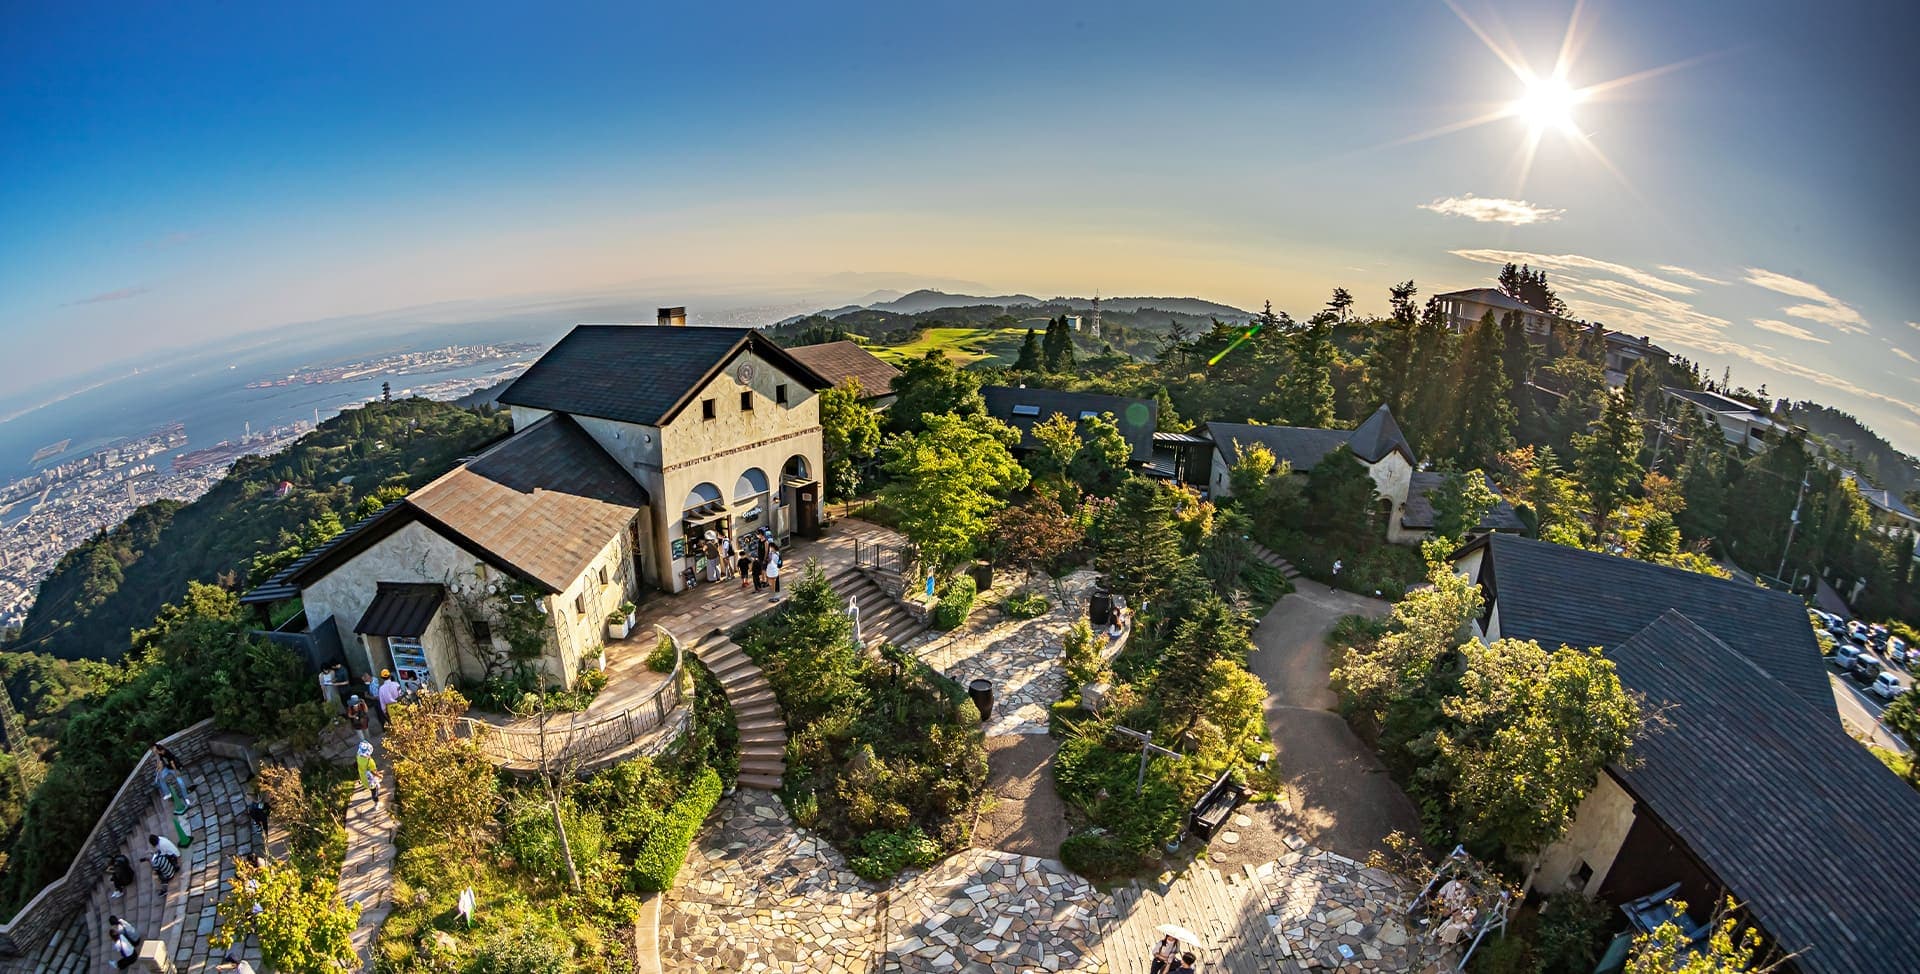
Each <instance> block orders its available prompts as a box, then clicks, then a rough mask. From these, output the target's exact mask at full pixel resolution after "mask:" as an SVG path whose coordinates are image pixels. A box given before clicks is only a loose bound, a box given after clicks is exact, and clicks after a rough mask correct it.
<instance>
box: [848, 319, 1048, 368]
mask: <svg viewBox="0 0 1920 974" xmlns="http://www.w3.org/2000/svg"><path fill="white" fill-rule="evenodd" d="M1026 337H1027V329H1026V328H1025V327H1024V326H1022V327H1019V328H929V329H927V331H926V333H925V334H923V335H921V336H920V339H919V340H918V341H915V342H913V343H912V344H909V345H869V346H867V351H869V352H872V353H873V354H875V355H878V356H879V357H881V358H883V359H886V360H887V361H889V362H892V363H893V364H895V365H903V364H905V363H907V362H909V361H911V360H913V359H917V358H920V357H922V356H924V355H926V354H927V351H928V350H929V349H939V350H940V351H941V352H943V353H944V354H945V355H946V356H947V357H948V358H950V359H952V360H954V361H955V362H957V363H959V364H960V365H972V364H974V363H975V362H985V363H986V364H988V365H1012V364H1013V362H1014V360H1015V359H1017V358H1019V357H1020V343H1021V341H1023V340H1024V339H1025V338H1026Z"/></svg>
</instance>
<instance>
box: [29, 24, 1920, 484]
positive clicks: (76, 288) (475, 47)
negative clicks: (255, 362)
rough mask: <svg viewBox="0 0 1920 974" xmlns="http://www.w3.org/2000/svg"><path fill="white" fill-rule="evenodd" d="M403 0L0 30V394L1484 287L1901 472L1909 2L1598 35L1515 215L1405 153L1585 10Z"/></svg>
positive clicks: (1508, 76)
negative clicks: (954, 299)
mask: <svg viewBox="0 0 1920 974" xmlns="http://www.w3.org/2000/svg"><path fill="white" fill-rule="evenodd" d="M281 6H284V5H281ZM397 6H402V5H380V6H374V5H364V6H363V5H354V4H334V5H324V6H322V5H307V6H306V7H305V8H303V9H297V10H296V9H278V10H272V9H266V7H267V5H224V4H223V5H214V4H196V3H191V2H183V3H176V4H167V5H158V4H153V5H126V4H89V3H71V4H58V5H51V4H50V5H40V6H39V7H37V8H28V7H27V6H25V5H22V4H7V5H0V352H4V353H5V354H4V355H0V385H6V386H15V387H19V386H25V385H32V384H46V383H52V384H53V387H55V388H57V387H58V385H59V383H60V382H61V381H62V380H63V379H65V378H68V377H73V376H77V375H79V374H81V373H83V372H87V371H89V370H91V369H94V368H97V367H99V366H101V365H103V364H107V363H111V362H114V361H117V360H121V359H128V358H136V357H149V356H157V355H160V354H163V353H164V352H166V351H168V350H170V349H177V348H179V347H182V346H187V345H192V344H195V343H202V342H206V341H208V340H211V339H221V338H224V337H226V336H230V335H235V334H239V333H243V332H247V331H252V330H257V329H261V328H266V327H270V326H274V325H283V324H286V323H289V322H297V321H303V320H313V319H322V318H328V317H334V316H340V315H353V314H369V313H376V312H382V311H386V310H389V309H395V308H405V307H414V306H420V305H428V304H434V303H438V302H452V301H461V302H476V301H478V302H487V301H511V300H529V299H532V298H536V297H538V298H550V297H553V296H565V295H574V294H579V295H586V294H605V293H623V294H632V295H634V296H635V302H636V306H638V307H646V306H649V304H648V303H649V302H650V301H653V300H654V299H656V298H657V299H658V302H659V303H679V302H678V300H677V298H678V296H680V295H685V294H689V293H697V294H710V293H716V292H718V291H720V290H723V289H731V290H733V291H737V292H738V293H740V294H742V295H752V294H760V293H764V294H768V295H775V294H779V295H787V296H794V295H812V294H818V295H820V296H821V297H822V298H823V299H830V298H831V299H837V298H841V297H851V296H853V295H855V294H858V293H860V292H861V291H864V290H865V289H866V287H865V286H864V285H877V284H880V283H885V284H887V285H890V286H895V287H899V286H910V285H911V284H912V283H913V282H916V281H927V282H934V283H937V282H940V281H950V280H955V279H958V280H967V281H977V282H981V283H982V284H983V285H985V286H988V287H990V288H991V289H993V290H995V291H1015V290H1020V291H1027V292H1031V293H1038V294H1043V295H1050V294H1061V293H1074V294H1086V293H1090V292H1093V291H1095V290H1096V289H1097V290H1099V291H1101V292H1103V293H1106V294H1183V295H1184V294H1192V295H1197V296H1202V297H1207V298H1213V299H1216V300H1221V301H1226V302H1229V303H1233V304H1237V305H1240V306H1243V307H1257V306H1258V305H1259V303H1260V302H1261V301H1263V300H1265V299H1269V298H1270V299H1272V300H1273V302H1274V304H1275V306H1276V307H1281V308H1287V309H1290V310H1294V311H1296V312H1305V311H1310V310H1312V309H1313V308H1314V307H1316V306H1317V305H1319V304H1320V303H1321V302H1322V301H1324V299H1325V298H1324V296H1325V294H1326V293H1327V291H1329V290H1330V289H1331V288H1332V287H1334V286H1336V285H1341V286H1346V287H1349V288H1351V289H1353V290H1354V291H1355V293H1356V294H1358V295H1359V297H1360V299H1361V303H1362V307H1363V308H1368V309H1384V306H1385V298H1386V287H1387V285H1388V284H1390V283H1392V282H1394V281H1397V280H1401V279H1405V278H1408V277H1412V278H1414V279H1415V280H1417V281H1418V282H1419V283H1420V285H1421V287H1422V291H1423V293H1429V294H1430V293H1433V292H1435V291H1441V290H1449V289H1453V288H1459V287H1466V286H1474V285H1478V284H1481V283H1483V282H1484V281H1485V280H1486V279H1487V278H1488V277H1489V276H1490V274H1491V273H1492V272H1493V271H1494V270H1495V269H1496V264H1497V262H1498V261H1500V260H1503V259H1505V258H1506V257H1509V256H1515V257H1517V258H1518V259H1523V260H1525V259H1532V260H1533V262H1534V263H1536V264H1544V265H1545V266H1546V267H1547V268H1548V270H1549V273H1550V275H1551V276H1552V279H1553V280H1554V281H1555V282H1556V283H1560V284H1562V292H1563V297H1565V298H1567V299H1568V300H1569V302H1570V303H1572V305H1573V306H1574V308H1575V310H1576V311H1578V312H1581V313H1583V314H1585V315H1587V316H1588V317H1592V318H1597V319H1599V320H1602V321H1605V322H1607V323H1608V324H1609V325H1611V326H1614V327H1618V328H1623V329H1626V330H1630V331H1635V332H1640V333H1647V334H1651V335H1653V336H1654V337H1655V338H1656V340H1660V341H1663V342H1664V343H1666V344H1667V345H1669V347H1672V348H1674V349H1675V350H1676V351H1679V352H1682V353H1683V354H1688V355H1689V356H1691V357H1695V358H1697V359H1699V360H1701V361H1703V362H1705V363H1707V364H1708V365H1710V366H1711V367H1712V368H1713V369H1714V371H1715V372H1716V373H1717V372H1718V370H1719V369H1720V368H1721V367H1722V366H1731V367H1732V369H1733V372H1734V377H1735V380H1736V381H1738V382H1741V383H1743V384H1746V385H1749V386H1757V385H1759V384H1761V383H1766V384H1767V386H1768V388H1769V390H1770V391H1772V392H1774V393H1776V394H1781V395H1791V396H1796V397H1813V398H1818V399H1820V400H1822V401H1824V402H1828V403H1829V404H1831V405H1835V406H1838V407H1841V408H1844V409H1847V410H1850V411H1852V412H1855V413H1857V414H1859V415H1860V416H1862V417H1863V418H1865V419H1867V420H1868V421H1869V422H1870V423H1871V424H1872V425H1874V426H1875V427H1876V428H1878V429H1880V430H1881V432H1883V433H1884V434H1886V435H1887V436H1888V437H1889V438H1890V439H1892V440H1893V441H1894V442H1895V443H1896V444H1899V445H1902V446H1903V447H1905V448H1906V449H1908V450H1910V451H1911V450H1920V407H1916V406H1915V405H1914V404H1915V403H1917V402H1920V364H1916V362H1915V357H1916V356H1920V325H1916V324H1914V322H1916V321H1920V293H1917V292H1920V283H1916V281H1917V280H1920V278H1917V277H1916V275H1914V274H1913V273H1912V264H1913V259H1914V256H1915V254H1916V253H1920V247H1916V244H1917V243H1920V240H1917V239H1916V237H1917V236H1920V231H1916V229H1915V228H1916V227H1920V198H1917V195H1916V191H1915V189H1914V188H1913V180H1912V179H1911V176H1910V170H1911V168H1912V166H1913V161H1912V160H1913V159H1914V158H1915V149H1916V146H1915V145H1914V142H1915V134H1914V133H1915V130H1914V127H1913V125H1912V123H1911V116H1912V107H1911V103H1910V97H1909V93H1910V92H1913V91H1916V90H1920V67H1917V66H1916V64H1915V62H1914V59H1913V58H1911V57H1910V56H1909V53H1908V49H1909V48H1910V47H1911V46H1912V44H1913V42H1914V41H1915V40H1916V38H1920V30H1917V29H1916V24H1917V23H1920V14H1915V13H1913V12H1910V11H1908V10H1906V9H1903V8H1902V7H1901V6H1899V5H1894V4H1863V5H1839V4H1830V5H1812V4H1804V3H1707V2H1701V3H1688V4H1680V5H1674V4H1663V3H1634V2H1594V3H1589V4H1587V5H1586V6H1585V7H1584V8H1583V9H1582V10H1581V12H1580V18H1579V19H1580V23H1581V30H1580V32H1579V34H1580V36H1581V37H1582V39H1583V40H1582V43H1581V44H1580V45H1578V50H1577V52H1576V55H1575V56H1574V57H1573V58H1572V60H1571V68H1570V70H1569V72H1568V81H1569V84H1571V85H1573V86H1575V87H1580V86H1585V85H1590V84H1594V83H1598V82H1604V81H1607V80H1609V79H1614V78H1619V77H1622V76H1627V75H1632V74H1635V73H1637V72H1643V71H1647V70H1649V69H1657V68H1662V67H1667V66H1674V65H1679V67H1677V68H1675V69H1674V70H1671V71H1668V72H1666V73H1661V74H1657V75H1656V76H1654V77H1651V78H1648V79H1646V80H1644V81H1640V82H1638V83H1635V84H1631V85H1627V86H1624V87H1621V88H1618V89H1615V90H1610V91H1608V92H1606V93H1604V95H1596V96H1595V97H1594V98H1593V99H1592V100H1590V101H1588V102H1585V103H1582V104H1579V105H1576V106H1575V107H1574V109H1573V112H1572V120H1573V125H1574V126H1575V127H1576V129H1577V131H1578V133H1579V139H1574V138H1569V137H1567V136H1565V135H1563V134H1561V133H1560V132H1558V131H1552V130H1550V131H1547V132H1545V133H1544V135H1543V137H1542V139H1541V141H1540V145H1539V150H1538V153H1537V158H1536V159H1535V161H1534V162H1533V164H1532V166H1531V168H1530V170H1528V172H1527V174H1526V178H1525V180H1524V182H1522V181H1521V180H1520V178H1519V177H1520V172H1519V167H1518V164H1517V158H1518V155H1519V150H1520V147H1521V146H1522V144H1523V142H1524V141H1525V139H1526V135H1527V131H1528V127H1527V124H1526V123H1525V122H1523V121H1521V120H1519V119H1513V118H1507V119H1501V120H1498V121H1494V122H1491V123H1488V124H1485V125H1481V126H1478V127H1473V128H1468V129H1464V130H1461V131H1457V132H1452V133H1449V134H1445V135H1441V136H1437V137H1434V138H1430V139H1425V140H1411V141H1410V140H1409V137H1410V136H1414V135H1416V134H1418V133H1422V132H1426V131H1430V130H1433V129H1435V128H1439V127H1442V126H1445V125H1446V124H1447V123H1450V122H1454V121H1458V120H1461V119H1466V118H1470V117H1473V116H1475V115H1477V114H1481V113H1483V112H1485V111H1487V110H1488V109H1489V108H1498V107H1499V106H1501V105H1503V104H1505V103H1507V102H1509V101H1511V100H1512V99H1514V98H1516V97H1517V96H1518V95H1519V94H1520V93H1521V91H1522V87H1523V86H1522V84H1521V82H1520V81H1519V80H1518V79H1517V78H1516V77H1515V75H1514V74H1513V73H1512V72H1511V71H1510V70H1509V69H1508V68H1507V67H1506V66H1504V65H1503V64H1502V62H1501V60H1500V58H1498V57H1496V56H1495V54H1494V53H1493V52H1492V51H1491V50H1489V48H1488V47H1487V46H1486V45H1484V44H1483V43H1482V42H1481V41H1480V40H1479V39H1477V38H1476V36H1475V34H1474V32H1473V31H1471V30H1469V29H1468V27H1467V26H1466V23H1465V20H1466V19H1470V20H1472V21H1473V22H1474V23H1476V24H1478V25H1480V26H1481V27H1482V28H1483V30H1484V31H1485V32H1486V33H1487V34H1489V35H1490V36H1491V37H1493V38H1494V39H1495V40H1496V42H1497V44H1498V46H1500V47H1502V48H1505V49H1508V50H1510V51H1512V52H1515V53H1516V54H1517V55H1518V56H1519V57H1521V58H1523V59H1524V60H1525V61H1527V62H1528V63H1530V64H1531V65H1532V66H1533V68H1534V69H1535V70H1536V71H1541V72H1546V71H1548V70H1549V69H1550V68H1551V67H1552V65H1553V63H1554V62H1555V59H1556V57H1555V56H1556V53H1557V52H1558V51H1559V50H1560V46H1561V40H1562V36H1563V33H1564V32H1565V30H1566V28H1567V24H1568V20H1569V18H1570V17H1571V16H1572V15H1573V13H1574V7H1573V6H1572V5H1571V4H1556V3H1527V4H1520V3H1509V4H1486V3H1480V2H1470V0H1461V2H1460V6H1459V8H1458V12H1456V10H1454V9H1451V8H1450V7H1449V6H1447V5H1446V4H1444V3H1431V4H1426V3H1401V2H1372V0H1357V2H1351V3H1340V4H1316V5H1294V4H1272V3H1248V4H1198V3H1193V4H1164V3H1162V4H1130V3H1098V4H1095V3H1087V4H1032V3H997V2H975V3H967V4H953V5H945V4H941V5H923V4H889V5H878V4H876V5H843V4H834V5H821V6H811V5H795V4H777V5H776V4H756V3H736V4H731V5H673V6H664V5H663V6H661V7H659V8H658V9H655V8H652V7H651V6H650V5H636V4H631V3H626V4H608V5H588V4H569V5H553V4H547V5H533V4H527V5H521V6H507V5H495V4H486V3H462V4H431V3H423V4H411V5H404V6H405V7H406V8H407V9H404V10H396V9H389V8H391V7H397ZM695 6H701V7H703V8H706V9H690V8H692V7H695ZM555 8H563V9H555ZM1035 8H1040V9H1035ZM1462 14H1464V18H1465V19H1463V17H1462V16H1461V15H1462ZM1581 141H1584V142H1585V143H1586V144H1588V145H1590V146H1591V147H1592V149H1593V150H1597V153H1598V155H1596V154H1595V153H1594V152H1590V151H1587V150H1585V149H1582V148H1580V145H1579V143H1580V142H1581ZM1601 157H1604V159H1605V162H1602V161H1601ZM1521 203H1524V204H1526V205H1524V206H1522V205H1520V204H1521ZM1423 207H1424V208H1423ZM1525 221H1531V222H1525ZM849 272H855V273H858V274H862V275H866V276H864V277H860V278H858V279H857V280H858V281H859V282H860V283H861V284H862V285H863V286H858V287H856V286H854V280H855V279H850V278H847V277H845V276H836V275H846V274H848V273H849ZM842 292H844V293H842ZM743 300H744V298H743ZM698 310H699V309H698V308H696V309H695V312H696V316H697V313H698ZM1756 322H1759V323H1758V324H1756Z"/></svg>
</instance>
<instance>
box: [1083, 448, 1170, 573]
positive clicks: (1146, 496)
mask: <svg viewBox="0 0 1920 974" xmlns="http://www.w3.org/2000/svg"><path fill="white" fill-rule="evenodd" d="M1088 536H1089V537H1091V538H1092V539H1094V544H1095V545H1096V547H1097V550H1096V552H1095V555H1094V567H1096V568H1098V569H1099V570H1100V572H1101V574H1103V575H1106V576H1107V583H1108V584H1109V585H1111V586H1112V587H1113V591H1115V592H1118V593H1120V594H1121V595H1124V596H1126V597H1127V598H1129V599H1132V600H1135V601H1137V600H1138V599H1140V598H1141V597H1144V596H1147V595H1150V594H1152V595H1156V596H1157V594H1158V593H1159V591H1160V590H1161V589H1163V588H1165V587H1166V585H1167V584H1168V582H1169V581H1170V580H1171V579H1172V578H1173V576H1174V574H1175V573H1176V572H1177V571H1178V570H1179V568H1180V564H1181V562H1182V560H1183V559H1182V557H1181V551H1180V532H1179V530H1178V529H1177V528H1175V527H1174V524H1173V495H1172V494H1171V493H1169V492H1168V490H1167V489H1166V488H1164V487H1162V486H1160V485H1159V484H1158V483H1156V482H1154V481H1151V480H1148V479H1146V478H1144V477H1133V478H1129V479H1128V480H1127V481H1126V482H1125V483H1123V484H1121V485H1120V489H1119V491H1118V492H1116V493H1115V495H1114V503H1113V505H1112V506H1110V507H1107V508H1105V509H1103V510H1101V512H1100V513H1099V514H1098V515H1097V516H1096V518H1095V520H1094V525H1093V530H1092V531H1090V532H1088Z"/></svg>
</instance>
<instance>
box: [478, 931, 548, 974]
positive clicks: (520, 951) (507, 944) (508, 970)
mask: <svg viewBox="0 0 1920 974" xmlns="http://www.w3.org/2000/svg"><path fill="white" fill-rule="evenodd" d="M477 953H478V954H479V956H478V957H477V958H475V959H474V962H473V967H472V968H471V969H472V970H473V972H474V974H566V970H567V967H568V964H567V961H568V960H569V959H570V958H571V957H572V955H573V946H572V944H570V943H568V942H567V940H566V937H565V934H564V933H562V932H560V931H549V930H546V929H543V928H540V927H527V926H515V927H513V928H500V929H495V930H494V931H493V932H492V933H490V934H488V935H487V937H486V939H484V940H482V941H481V942H480V948H479V950H478V951H477Z"/></svg>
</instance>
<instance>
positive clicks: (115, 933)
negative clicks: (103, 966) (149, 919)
mask: <svg viewBox="0 0 1920 974" xmlns="http://www.w3.org/2000/svg"><path fill="white" fill-rule="evenodd" d="M107 936H109V937H113V938H115V939H118V938H121V937H125V938H126V939H128V940H131V941H133V942H134V944H135V945H136V946H138V945H139V943H140V940H141V937H140V928H139V927H136V926H134V925H133V924H131V923H128V922H127V921H125V920H122V919H120V918H119V917H117V916H114V915H113V914H111V913H109V914H107Z"/></svg>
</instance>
